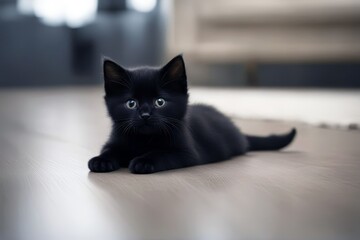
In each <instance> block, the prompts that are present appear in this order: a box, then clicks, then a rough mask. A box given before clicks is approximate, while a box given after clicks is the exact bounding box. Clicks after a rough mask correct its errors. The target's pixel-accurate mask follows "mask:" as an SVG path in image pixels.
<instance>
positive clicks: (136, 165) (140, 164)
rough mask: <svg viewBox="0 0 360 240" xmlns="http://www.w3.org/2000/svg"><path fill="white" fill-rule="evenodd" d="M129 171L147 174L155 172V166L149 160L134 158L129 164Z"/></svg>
mask: <svg viewBox="0 0 360 240" xmlns="http://www.w3.org/2000/svg"><path fill="white" fill-rule="evenodd" d="M129 170H130V172H132V173H137V174H148V173H153V172H156V169H155V166H154V164H153V163H152V162H151V160H149V159H146V158H141V157H138V158H134V159H133V160H132V161H131V162H130V165H129Z"/></svg>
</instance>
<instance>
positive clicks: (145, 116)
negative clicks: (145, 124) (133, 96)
mask: <svg viewBox="0 0 360 240" xmlns="http://www.w3.org/2000/svg"><path fill="white" fill-rule="evenodd" d="M140 116H141V118H142V119H144V120H147V119H149V118H150V113H147V112H144V113H141V115H140Z"/></svg>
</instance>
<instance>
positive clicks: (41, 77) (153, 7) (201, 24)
mask: <svg viewBox="0 0 360 240" xmlns="http://www.w3.org/2000/svg"><path fill="white" fill-rule="evenodd" d="M359 27H360V1H358V0H318V1H311V0H297V1H285V0H266V1H259V0H253V1H245V0H226V1H217V0H173V1H170V0H169V1H168V0H77V1H71V0H61V1H60V0H1V1H0V36H1V37H0V52H1V54H0V66H1V71H0V86H35V85H36V86H49V85H51V86H53V85H74V84H76V85H79V84H97V83H100V82H101V78H100V59H101V56H102V55H105V56H110V57H111V58H113V59H115V60H117V61H119V62H120V63H122V64H123V65H125V66H135V65H143V64H146V65H159V64H162V63H164V62H165V61H167V60H168V59H169V58H171V57H172V56H174V55H176V54H178V53H184V56H185V58H186V61H187V63H188V64H187V67H188V71H189V75H190V76H191V78H190V82H191V84H193V85H203V86H208V85H212V86H255V87H265V86H266V87H321V88H329V87H337V88H359V87H360V70H359V69H360V61H359V60H360V44H359V42H360V28H359Z"/></svg>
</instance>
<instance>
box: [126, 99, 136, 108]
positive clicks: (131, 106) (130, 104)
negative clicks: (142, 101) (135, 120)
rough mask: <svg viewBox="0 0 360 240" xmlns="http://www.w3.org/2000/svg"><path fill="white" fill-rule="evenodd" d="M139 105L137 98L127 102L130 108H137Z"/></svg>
mask: <svg viewBox="0 0 360 240" xmlns="http://www.w3.org/2000/svg"><path fill="white" fill-rule="evenodd" d="M136 106H137V103H136V101H135V100H133V99H130V100H128V101H127V102H126V107H127V108H129V109H135V108H136Z"/></svg>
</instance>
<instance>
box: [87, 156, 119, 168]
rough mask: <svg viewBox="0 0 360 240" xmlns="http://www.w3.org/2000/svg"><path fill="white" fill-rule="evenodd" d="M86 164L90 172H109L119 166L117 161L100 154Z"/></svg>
mask: <svg viewBox="0 0 360 240" xmlns="http://www.w3.org/2000/svg"><path fill="white" fill-rule="evenodd" d="M88 166H89V169H90V171H92V172H111V171H115V170H117V169H119V168H120V164H119V162H118V161H114V160H109V159H106V158H103V157H101V156H97V157H93V158H92V159H90V160H89V163H88Z"/></svg>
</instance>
